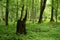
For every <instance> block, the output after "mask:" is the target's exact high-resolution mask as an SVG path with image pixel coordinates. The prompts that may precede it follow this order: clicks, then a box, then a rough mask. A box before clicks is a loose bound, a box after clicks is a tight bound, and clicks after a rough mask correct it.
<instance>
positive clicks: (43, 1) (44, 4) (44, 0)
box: [38, 0, 47, 23]
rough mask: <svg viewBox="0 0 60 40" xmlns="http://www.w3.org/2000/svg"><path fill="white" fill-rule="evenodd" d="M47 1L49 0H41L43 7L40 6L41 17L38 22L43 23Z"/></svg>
mask: <svg viewBox="0 0 60 40" xmlns="http://www.w3.org/2000/svg"><path fill="white" fill-rule="evenodd" d="M46 1H47V0H41V7H40V9H41V10H40V17H39V21H38V23H41V22H42V16H43V12H44V9H45V6H46Z"/></svg>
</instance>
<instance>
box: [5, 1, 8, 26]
mask: <svg viewBox="0 0 60 40" xmlns="http://www.w3.org/2000/svg"><path fill="white" fill-rule="evenodd" d="M8 9H9V0H6V19H5V21H6V26H7V25H8V14H9V10H8Z"/></svg>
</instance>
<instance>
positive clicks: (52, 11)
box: [50, 0, 54, 22]
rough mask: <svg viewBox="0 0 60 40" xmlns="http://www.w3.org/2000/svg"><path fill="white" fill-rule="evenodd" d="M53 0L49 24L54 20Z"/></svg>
mask: <svg viewBox="0 0 60 40" xmlns="http://www.w3.org/2000/svg"><path fill="white" fill-rule="evenodd" d="M53 2H54V1H53V0H52V6H51V19H50V22H53V21H54V19H53V16H54V14H53V13H54V7H53Z"/></svg>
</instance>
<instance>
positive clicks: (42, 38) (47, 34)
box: [0, 23, 60, 40]
mask: <svg viewBox="0 0 60 40" xmlns="http://www.w3.org/2000/svg"><path fill="white" fill-rule="evenodd" d="M26 31H27V34H26V35H16V25H15V24H11V25H9V26H5V25H4V24H0V40H60V23H57V24H56V23H42V24H32V23H28V24H27V25H26Z"/></svg>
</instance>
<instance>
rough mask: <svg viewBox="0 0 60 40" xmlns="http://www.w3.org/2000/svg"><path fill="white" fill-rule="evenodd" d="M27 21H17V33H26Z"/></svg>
mask: <svg viewBox="0 0 60 40" xmlns="http://www.w3.org/2000/svg"><path fill="white" fill-rule="evenodd" d="M25 27H26V23H25V22H24V21H23V20H18V21H17V33H18V34H26V28H25Z"/></svg>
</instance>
